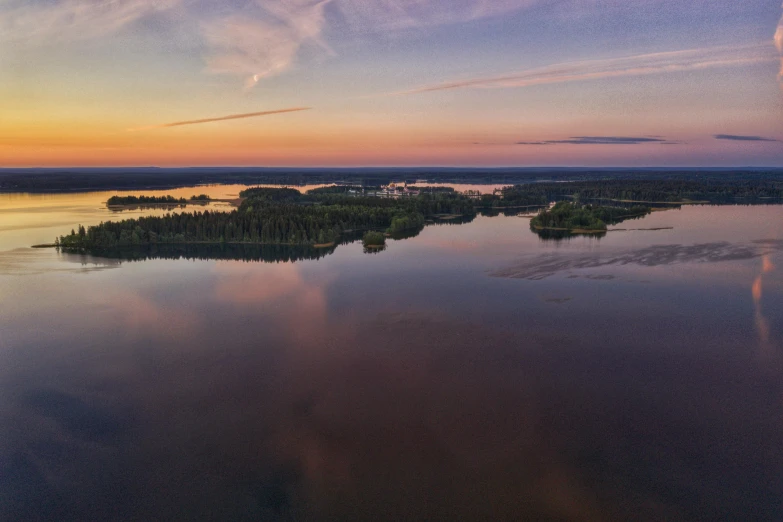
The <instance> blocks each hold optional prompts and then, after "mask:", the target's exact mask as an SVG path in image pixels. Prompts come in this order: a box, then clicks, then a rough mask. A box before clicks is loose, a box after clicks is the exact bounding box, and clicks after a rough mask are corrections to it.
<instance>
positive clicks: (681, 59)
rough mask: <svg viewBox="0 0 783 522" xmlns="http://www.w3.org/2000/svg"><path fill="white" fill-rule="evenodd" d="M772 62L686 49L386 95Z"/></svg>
mask: <svg viewBox="0 0 783 522" xmlns="http://www.w3.org/2000/svg"><path fill="white" fill-rule="evenodd" d="M776 59H777V58H776V57H775V56H774V54H772V53H771V51H770V48H769V46H768V45H765V44H752V45H745V46H735V47H728V46H726V47H723V46H721V47H709V48H701V49H686V50H681V51H669V52H661V53H651V54H639V55H634V56H626V57H622V58H608V59H603V60H585V61H580V62H570V63H561V64H556V65H549V66H546V67H541V68H536V69H528V70H525V71H520V72H516V73H510V74H505V75H500V76H489V77H481V78H470V79H467V80H458V81H453V82H444V83H439V84H435V85H427V86H423V87H417V88H414V89H410V90H407V91H401V92H395V93H389V94H390V95H409V94H422V93H427V92H435V91H446V90H453V89H470V88H483V89H499V88H519V87H530V86H534V85H547V84H555V83H566V82H576V81H587V80H601V79H606V78H621V77H628V76H645V75H651V74H663V73H672V72H683V71H696V70H701V69H711V68H717V67H731V66H740V65H749V64H755V63H763V62H769V61H772V60H776Z"/></svg>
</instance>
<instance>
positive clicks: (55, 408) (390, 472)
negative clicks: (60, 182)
mask: <svg viewBox="0 0 783 522" xmlns="http://www.w3.org/2000/svg"><path fill="white" fill-rule="evenodd" d="M242 188H243V187H239V186H233V187H232V186H221V187H197V188H187V189H177V190H168V191H143V193H145V194H158V193H161V194H172V195H174V196H176V197H189V196H191V195H193V194H200V193H207V194H209V195H210V196H212V197H230V196H236V194H238V192H239V190H241V189H242ZM491 189H492V187H484V188H483V190H485V191H491ZM135 193H136V194H138V193H140V192H135ZM114 194H118V192H103V193H91V194H67V195H30V194H3V195H0V216H1V217H0V518H2V519H3V520H28V521H29V520H175V519H179V520H518V519H522V520H591V521H595V520H651V521H652V520H748V519H753V520H781V519H783V474H781V469H783V444H782V443H781V441H783V356H782V355H783V353H782V352H781V350H782V349H783V343H781V336H782V334H783V269H781V267H783V226H781V225H783V206H774V205H769V206H722V207H716V206H686V207H683V208H681V209H677V210H669V211H665V212H654V213H653V214H651V215H650V216H647V217H645V218H643V219H640V220H632V221H627V222H624V223H622V224H621V225H619V226H617V227H610V228H618V229H624V230H615V231H610V232H608V233H607V234H606V236H604V237H601V238H589V237H575V238H571V239H568V240H561V241H551V240H550V241H545V240H542V239H540V238H539V237H538V236H537V235H535V234H533V233H532V232H531V231H530V227H529V221H528V220H527V219H525V218H521V217H516V216H497V217H484V216H479V217H477V218H476V219H475V220H473V221H472V222H470V223H468V224H463V225H449V224H441V225H432V226H428V227H426V228H425V229H424V230H423V231H422V232H421V233H420V234H419V235H417V236H416V237H412V238H409V239H404V240H399V241H388V246H387V248H386V250H384V251H382V252H379V253H374V254H368V253H365V252H364V249H363V247H362V245H361V243H360V242H355V243H351V244H344V245H339V246H337V248H336V249H333V250H330V251H329V252H326V253H325V254H324V255H323V256H322V257H321V258H320V259H305V260H299V261H296V262H260V261H249V260H243V259H236V260H231V259H219V260H216V259H179V260H173V259H164V258H160V259H148V260H144V261H122V260H117V259H102V258H95V257H90V256H76V255H67V254H62V253H58V252H57V251H55V250H53V249H31V248H29V246H30V245H33V244H36V243H49V242H51V241H52V240H53V239H54V237H55V236H57V235H60V234H64V233H67V232H68V231H70V229H71V228H74V227H75V226H76V225H78V224H84V225H91V224H97V223H99V222H101V221H105V220H108V219H117V218H118V217H126V216H135V215H139V214H140V213H141V211H131V212H123V213H121V214H116V213H111V212H110V211H108V210H106V209H105V208H104V205H103V202H105V201H106V200H107V199H108V197H109V196H111V195H114ZM123 194H124V193H123ZM220 205H221V204H220V203H213V204H212V206H213V207H215V208H217V207H219V206H220ZM155 212H163V211H145V212H144V213H145V214H150V213H155ZM649 229H656V230H649ZM196 257H197V256H196ZM207 257H208V256H207Z"/></svg>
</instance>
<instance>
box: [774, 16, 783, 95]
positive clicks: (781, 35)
mask: <svg viewBox="0 0 783 522" xmlns="http://www.w3.org/2000/svg"><path fill="white" fill-rule="evenodd" d="M781 7H783V6H781ZM775 47H777V49H778V53H780V72H779V73H778V80H779V81H780V82H781V87H783V16H782V17H781V18H780V20H779V21H778V29H777V31H775Z"/></svg>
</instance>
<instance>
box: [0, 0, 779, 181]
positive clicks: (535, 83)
mask: <svg viewBox="0 0 783 522" xmlns="http://www.w3.org/2000/svg"><path fill="white" fill-rule="evenodd" d="M779 2H780V0H742V1H738V0H687V1H683V0H439V1H436V0H225V1H223V0H100V1H99V0H0V167H20V166H147V165H158V166H190V165H222V166H231V165H253V166H255V165H258V166H370V165H384V166H386V165H388V166H396V165H399V166H411V165H420V166H427V165H442V166H452V165H453V166H629V167H632V166H783V125H781V116H783V110H782V109H783V7H781V5H780V3H779Z"/></svg>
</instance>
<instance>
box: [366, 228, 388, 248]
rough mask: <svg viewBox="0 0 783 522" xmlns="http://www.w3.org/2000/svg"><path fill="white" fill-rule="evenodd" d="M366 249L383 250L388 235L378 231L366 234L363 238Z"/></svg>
mask: <svg viewBox="0 0 783 522" xmlns="http://www.w3.org/2000/svg"><path fill="white" fill-rule="evenodd" d="M362 244H363V245H364V248H383V247H384V246H386V235H385V234H383V233H382V232H378V231H376V230H370V231H369V232H365V234H364V236H363V237H362Z"/></svg>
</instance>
